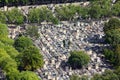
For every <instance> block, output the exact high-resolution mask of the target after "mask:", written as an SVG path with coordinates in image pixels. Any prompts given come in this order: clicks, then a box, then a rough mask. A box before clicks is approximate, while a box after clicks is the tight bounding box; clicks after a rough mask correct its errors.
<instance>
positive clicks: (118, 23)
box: [103, 18, 120, 33]
mask: <svg viewBox="0 0 120 80" xmlns="http://www.w3.org/2000/svg"><path fill="white" fill-rule="evenodd" d="M119 28H120V20H119V19H117V18H111V19H110V20H109V21H108V22H107V23H105V25H104V28H103V29H104V32H105V33H106V31H108V30H113V29H119Z"/></svg>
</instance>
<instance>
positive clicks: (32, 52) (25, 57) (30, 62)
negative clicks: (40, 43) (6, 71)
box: [18, 46, 44, 70]
mask: <svg viewBox="0 0 120 80" xmlns="http://www.w3.org/2000/svg"><path fill="white" fill-rule="evenodd" d="M18 62H20V65H19V66H20V67H22V68H23V69H25V70H35V69H37V68H41V67H42V66H43V63H44V62H43V57H42V55H41V54H40V52H39V50H38V48H36V47H35V46H30V47H28V48H26V49H25V50H24V51H23V53H21V54H20V55H18Z"/></svg>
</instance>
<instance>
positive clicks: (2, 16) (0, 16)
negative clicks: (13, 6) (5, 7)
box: [0, 11, 7, 23]
mask: <svg viewBox="0 0 120 80" xmlns="http://www.w3.org/2000/svg"><path fill="white" fill-rule="evenodd" d="M6 19H7V18H6V15H5V12H3V11H0V22H1V23H6Z"/></svg>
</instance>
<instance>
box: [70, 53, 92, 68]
mask: <svg viewBox="0 0 120 80" xmlns="http://www.w3.org/2000/svg"><path fill="white" fill-rule="evenodd" d="M89 61H90V57H89V56H88V55H87V54H86V53H85V52H82V51H73V52H71V56H70V57H69V59H68V63H69V64H70V66H71V67H72V68H75V69H76V68H82V67H83V66H86V65H87V64H88V63H89Z"/></svg>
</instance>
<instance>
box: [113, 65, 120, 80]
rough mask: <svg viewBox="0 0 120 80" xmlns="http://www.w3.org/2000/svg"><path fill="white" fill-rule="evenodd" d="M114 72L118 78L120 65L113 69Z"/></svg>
mask: <svg viewBox="0 0 120 80" xmlns="http://www.w3.org/2000/svg"><path fill="white" fill-rule="evenodd" d="M114 73H115V74H116V75H117V76H118V78H119V79H120V66H119V67H118V68H117V69H115V70H114Z"/></svg>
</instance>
